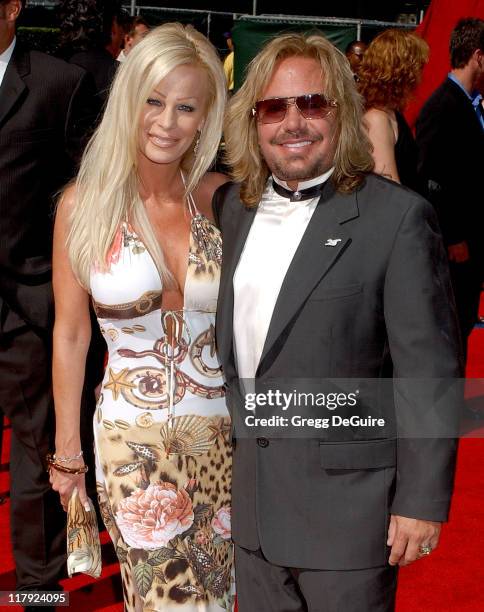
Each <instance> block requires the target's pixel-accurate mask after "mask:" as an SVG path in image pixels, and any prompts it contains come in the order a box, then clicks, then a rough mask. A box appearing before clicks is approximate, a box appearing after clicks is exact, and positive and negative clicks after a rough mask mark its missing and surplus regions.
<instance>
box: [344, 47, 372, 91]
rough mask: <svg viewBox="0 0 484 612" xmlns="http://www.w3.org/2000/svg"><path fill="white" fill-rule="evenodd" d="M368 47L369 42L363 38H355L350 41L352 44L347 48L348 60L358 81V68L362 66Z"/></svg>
mask: <svg viewBox="0 0 484 612" xmlns="http://www.w3.org/2000/svg"><path fill="white" fill-rule="evenodd" d="M366 49H367V44H366V43H364V42H363V41H362V40H354V41H353V42H350V44H349V45H348V46H347V47H346V49H345V55H346V57H347V58H348V61H349V63H350V66H351V70H352V72H353V74H354V75H355V80H356V81H358V78H359V77H358V70H359V68H360V66H361V62H362V60H363V56H364V55H365V51H366Z"/></svg>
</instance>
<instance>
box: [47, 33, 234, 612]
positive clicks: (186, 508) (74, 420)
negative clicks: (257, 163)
mask: <svg viewBox="0 0 484 612" xmlns="http://www.w3.org/2000/svg"><path fill="white" fill-rule="evenodd" d="M225 91H226V83H225V77H224V73H223V69H222V65H221V63H220V60H219V58H218V56H217V54H216V52H215V50H214V48H213V47H212V45H211V44H210V43H209V42H208V41H207V39H206V38H205V37H204V36H202V35H201V34H200V33H198V32H197V31H196V30H194V29H193V28H192V27H191V26H187V27H183V26H181V25H180V24H166V25H163V26H161V27H159V28H156V29H155V30H153V31H152V32H151V33H150V34H148V35H147V36H146V38H145V39H144V40H143V41H142V42H140V43H139V45H137V46H136V47H135V48H134V49H133V50H132V52H131V53H130V54H129V56H128V57H127V59H126V61H125V62H124V63H123V64H122V65H121V66H120V68H119V70H118V72H117V74H116V77H115V80H114V83H113V87H112V90H111V93H110V95H109V99H108V103H107V107H106V111H105V113H104V116H103V119H102V121H101V123H100V125H99V128H98V129H97V130H96V133H95V134H94V136H93V138H92V140H91V141H90V144H89V145H88V148H87V150H86V152H85V154H84V157H83V160H82V163H81V168H80V172H79V175H78V177H77V179H76V182H75V185H73V186H71V187H69V188H68V189H67V190H66V191H65V193H64V195H63V197H62V199H61V202H60V204H59V208H58V212H57V218H56V224H55V236H54V272H53V275H54V293H55V303H56V321H55V328H54V364H53V375H54V398H55V408H56V421H57V430H56V449H55V456H54V462H53V464H52V465H51V467H52V469H51V482H52V484H53V487H54V489H55V490H57V491H59V493H60V497H61V502H62V504H63V506H64V508H65V507H67V504H68V501H69V498H70V496H71V494H72V492H73V490H74V488H77V489H78V493H79V498H80V500H81V501H82V502H83V503H84V504H86V503H87V498H86V493H85V485H84V474H83V473H79V472H82V471H83V470H84V466H83V459H82V449H81V447H80V438H79V403H80V395H81V389H82V380H83V376H84V367H85V360H86V351H87V347H88V345H89V336H90V324H89V308H88V305H89V300H92V302H93V305H94V310H95V312H96V315H97V318H98V321H99V325H100V328H101V332H102V334H103V336H104V338H105V340H106V343H107V346H108V353H109V358H108V363H107V367H106V373H105V376H104V380H103V384H102V389H101V395H100V398H99V401H98V405H97V410H96V414H95V417H94V435H95V447H96V476H97V486H98V492H99V502H100V507H101V512H102V515H103V519H104V521H105V523H106V526H107V528H108V530H109V533H110V535H111V538H112V540H113V542H114V545H115V548H116V552H117V554H118V558H119V562H120V565H121V574H122V579H123V590H124V600H125V607H126V609H127V610H130V611H138V610H170V611H172V610H179V611H180V612H185V611H192V610H193V611H195V610H197V611H207V612H208V611H210V612H218V611H219V610H231V609H232V606H233V594H232V590H233V589H232V586H233V585H232V571H231V570H232V545H231V542H230V486H231V448H230V441H229V429H230V426H229V416H228V412H227V409H226V405H225V401H224V388H223V380H222V376H221V371H220V367H219V363H218V360H217V355H216V353H215V338H214V316H215V307H216V302H217V292H218V283H219V273H220V264H221V241H220V234H219V232H218V230H217V229H216V228H215V226H214V225H213V223H212V219H211V215H212V213H211V200H212V195H213V192H214V191H215V189H216V188H217V187H218V186H219V185H221V184H222V183H223V182H225V181H226V180H227V179H226V177H224V176H223V175H219V174H214V173H207V170H208V169H209V167H210V166H211V164H212V163H213V160H214V158H215V155H216V153H217V148H218V144H219V140H220V136H221V130H222V120H223V112H224V104H225Z"/></svg>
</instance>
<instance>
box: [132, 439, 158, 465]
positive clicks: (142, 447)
mask: <svg viewBox="0 0 484 612" xmlns="http://www.w3.org/2000/svg"><path fill="white" fill-rule="evenodd" d="M126 444H127V446H128V447H129V448H130V449H131V450H132V451H133V452H135V453H136V454H137V455H138V457H142V458H143V459H151V460H152V461H156V460H157V459H159V456H158V453H157V452H156V451H154V450H153V449H152V447H151V446H150V445H149V444H139V443H138V442H128V441H127V442H126Z"/></svg>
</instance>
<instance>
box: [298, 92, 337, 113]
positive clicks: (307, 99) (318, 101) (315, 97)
mask: <svg viewBox="0 0 484 612" xmlns="http://www.w3.org/2000/svg"><path fill="white" fill-rule="evenodd" d="M296 104H297V107H298V109H299V110H300V112H301V114H302V116H303V117H304V118H305V119H322V118H323V117H326V115H327V114H328V113H329V111H330V110H331V105H330V104H329V102H328V100H327V99H326V98H325V97H324V96H323V95H321V94H312V95H309V96H298V97H297V98H296Z"/></svg>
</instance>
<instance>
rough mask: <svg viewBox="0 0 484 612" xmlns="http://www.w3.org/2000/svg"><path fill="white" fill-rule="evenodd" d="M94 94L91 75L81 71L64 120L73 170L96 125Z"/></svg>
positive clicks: (96, 107)
mask: <svg viewBox="0 0 484 612" xmlns="http://www.w3.org/2000/svg"><path fill="white" fill-rule="evenodd" d="M95 95H96V88H95V84H94V80H93V78H92V76H91V75H90V74H89V73H87V72H83V73H82V74H81V75H80V77H79V79H78V80H77V82H76V83H75V86H74V87H73V89H72V94H71V97H70V100H69V106H68V109H67V115H66V121H65V146H66V152H67V155H68V157H69V159H70V161H71V163H72V166H73V168H74V170H76V169H77V166H78V164H79V161H80V159H81V157H82V153H83V151H84V148H85V146H86V144H87V142H88V141H89V138H90V137H91V135H92V133H93V131H94V128H95V126H96V122H97V118H98V112H99V107H98V106H97V104H96V102H95Z"/></svg>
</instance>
